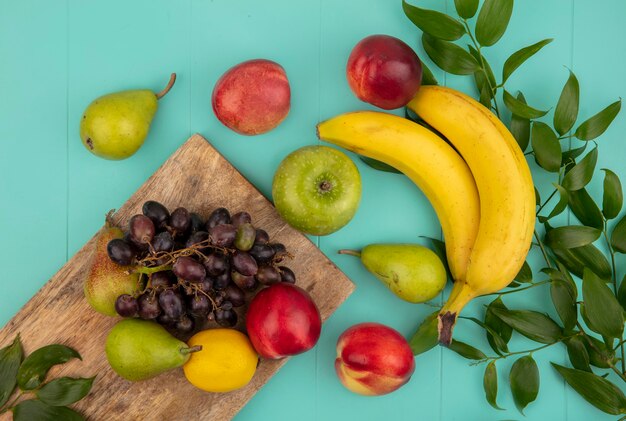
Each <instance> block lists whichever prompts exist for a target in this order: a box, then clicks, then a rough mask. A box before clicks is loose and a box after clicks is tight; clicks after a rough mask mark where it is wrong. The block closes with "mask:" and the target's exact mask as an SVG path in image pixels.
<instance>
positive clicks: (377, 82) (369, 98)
mask: <svg viewBox="0 0 626 421" xmlns="http://www.w3.org/2000/svg"><path fill="white" fill-rule="evenodd" d="M346 74H347V77H348V83H349V84H350V88H351V89H352V92H354V94H355V95H356V96H357V97H358V98H359V99H360V100H361V101H364V102H368V103H370V104H372V105H375V106H377V107H379V108H383V109H385V110H391V109H394V108H400V107H404V106H405V105H406V103H407V102H409V100H410V99H411V98H413V96H414V95H415V93H416V92H417V90H418V89H419V87H420V84H421V82H422V63H421V62H420V60H419V58H418V57H417V54H415V52H414V51H413V50H412V49H411V47H409V46H408V45H407V44H405V43H404V42H403V41H401V40H399V39H398V38H395V37H392V36H389V35H371V36H369V37H367V38H364V39H363V40H361V41H360V42H359V43H358V44H357V45H356V46H355V47H354V49H353V50H352V52H351V53H350V57H349V58H348V65H347V69H346Z"/></svg>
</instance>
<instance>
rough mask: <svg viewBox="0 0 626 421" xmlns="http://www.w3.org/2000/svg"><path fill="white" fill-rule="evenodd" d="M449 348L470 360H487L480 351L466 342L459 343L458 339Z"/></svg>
mask: <svg viewBox="0 0 626 421" xmlns="http://www.w3.org/2000/svg"><path fill="white" fill-rule="evenodd" d="M448 348H450V349H451V350H452V351H454V352H456V353H457V354H459V355H460V356H461V357H463V358H467V359H468V360H483V359H485V358H487V356H486V355H485V354H484V353H483V352H482V351H481V350H480V349H477V348H474V347H473V346H471V345H468V344H466V343H465V342H461V341H457V340H456V339H452V343H450V345H449V346H448Z"/></svg>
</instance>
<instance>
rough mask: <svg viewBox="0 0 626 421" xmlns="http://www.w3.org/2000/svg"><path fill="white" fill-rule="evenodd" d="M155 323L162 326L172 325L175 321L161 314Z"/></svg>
mask: <svg viewBox="0 0 626 421" xmlns="http://www.w3.org/2000/svg"><path fill="white" fill-rule="evenodd" d="M157 322H159V324H162V325H166V326H167V325H171V324H174V322H176V320H174V319H172V318H171V317H170V316H168V315H166V314H161V315H160V316H159V317H158V318H157Z"/></svg>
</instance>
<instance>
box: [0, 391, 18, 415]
mask: <svg viewBox="0 0 626 421" xmlns="http://www.w3.org/2000/svg"><path fill="white" fill-rule="evenodd" d="M22 396H24V392H22V391H20V392H19V393H18V394H17V396H16V397H15V399H13V400H12V401H11V402H10V403H7V404H5V406H4V407H3V408H2V409H0V415H2V414H4V413H5V412H7V411H9V410H10V409H11V408H13V407H14V406H15V403H16V402H17V401H18V400H19V399H20V398H21V397H22Z"/></svg>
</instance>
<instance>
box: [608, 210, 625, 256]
mask: <svg viewBox="0 0 626 421" xmlns="http://www.w3.org/2000/svg"><path fill="white" fill-rule="evenodd" d="M611 247H613V250H615V251H616V252H618V253H622V254H625V253H626V215H624V216H623V217H622V219H620V220H619V222H618V223H617V224H616V225H615V228H613V232H612V233H611Z"/></svg>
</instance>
